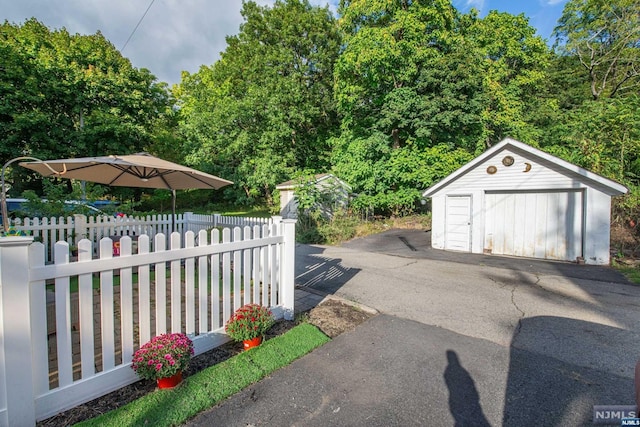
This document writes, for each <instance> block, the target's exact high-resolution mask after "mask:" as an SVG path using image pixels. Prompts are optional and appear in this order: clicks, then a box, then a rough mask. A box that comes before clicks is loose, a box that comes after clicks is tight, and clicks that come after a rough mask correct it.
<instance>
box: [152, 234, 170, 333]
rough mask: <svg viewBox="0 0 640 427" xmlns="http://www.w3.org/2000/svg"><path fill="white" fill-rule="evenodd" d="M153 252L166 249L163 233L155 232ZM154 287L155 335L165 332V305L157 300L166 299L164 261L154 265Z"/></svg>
mask: <svg viewBox="0 0 640 427" xmlns="http://www.w3.org/2000/svg"><path fill="white" fill-rule="evenodd" d="M154 242H155V252H164V251H165V250H166V247H167V246H166V240H165V237H164V234H162V233H159V234H156V238H155V239H154ZM155 275H156V277H155V289H156V335H161V334H164V333H166V332H167V305H166V304H160V303H159V301H166V300H167V267H166V264H165V263H164V262H157V263H156V265H155Z"/></svg>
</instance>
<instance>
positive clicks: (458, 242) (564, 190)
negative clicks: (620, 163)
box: [423, 138, 627, 264]
mask: <svg viewBox="0 0 640 427" xmlns="http://www.w3.org/2000/svg"><path fill="white" fill-rule="evenodd" d="M626 192H627V188H626V187H624V186H623V185H620V184H618V183H616V182H614V181H611V180H609V179H607V178H604V177H602V176H600V175H597V174H595V173H592V172H589V171H587V170H585V169H583V168H581V167H578V166H576V165H573V164H571V163H569V162H566V161H564V160H562V159H559V158H557V157H555V156H552V155H550V154H547V153H545V152H543V151H540V150H538V149H536V148H533V147H531V146H529V145H527V144H524V143H522V142H519V141H516V140H513V139H510V138H507V139H504V140H503V141H501V142H500V143H499V144H496V145H494V146H493V147H491V148H490V149H488V150H487V151H485V152H484V153H483V154H481V155H480V156H478V157H477V158H475V159H474V160H472V161H471V162H469V163H467V164H466V165H464V166H462V167H461V168H460V169H458V170H456V171H455V172H453V173H452V174H451V175H449V176H447V177H446V178H444V179H443V180H442V181H440V182H438V183H437V184H435V185H433V186H431V187H430V188H428V189H427V190H426V191H425V192H424V193H423V196H424V197H430V198H431V199H432V232H431V246H432V247H433V248H436V249H445V250H454V251H463V252H471V253H485V254H497V255H510V256H520V257H530V258H543V259H550V260H563V261H584V262H585V263H587V264H608V263H609V237H610V236H609V230H610V216H611V197H612V196H619V195H622V194H625V193H626Z"/></svg>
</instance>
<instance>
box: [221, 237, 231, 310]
mask: <svg viewBox="0 0 640 427" xmlns="http://www.w3.org/2000/svg"><path fill="white" fill-rule="evenodd" d="M230 241H231V230H229V229H228V228H225V229H224V230H222V243H223V244H224V243H229V242H230ZM231 303H232V301H231V258H230V256H229V253H228V252H225V253H223V254H222V319H223V321H224V322H226V321H227V320H228V319H229V318H230V317H231Z"/></svg>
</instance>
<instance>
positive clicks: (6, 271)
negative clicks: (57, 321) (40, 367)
mask: <svg viewBox="0 0 640 427" xmlns="http://www.w3.org/2000/svg"><path fill="white" fill-rule="evenodd" d="M32 242H33V237H3V238H0V289H1V292H2V330H1V331H0V332H1V333H2V335H1V340H2V354H0V358H1V359H3V360H0V361H2V362H3V363H4V366H3V368H4V380H5V384H0V386H4V387H5V390H6V403H7V425H10V426H14V425H15V426H17V425H24V426H26V425H32V426H35V425H36V415H35V402H34V391H33V366H32V362H31V360H32V359H31V355H32V354H33V352H32V348H31V314H30V313H31V303H30V298H29V294H30V292H29V245H30V244H31V243H32Z"/></svg>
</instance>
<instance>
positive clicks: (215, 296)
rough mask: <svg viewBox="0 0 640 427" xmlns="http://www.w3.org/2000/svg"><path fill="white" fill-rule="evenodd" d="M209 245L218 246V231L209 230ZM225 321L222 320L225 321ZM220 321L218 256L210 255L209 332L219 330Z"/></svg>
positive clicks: (215, 229)
mask: <svg viewBox="0 0 640 427" xmlns="http://www.w3.org/2000/svg"><path fill="white" fill-rule="evenodd" d="M211 244H212V245H218V244H220V230H218V229H217V228H214V229H213V230H211ZM226 320H227V319H224V321H226ZM222 325H223V323H222V322H221V321H220V255H219V254H217V253H216V254H214V255H211V330H212V331H215V330H216V329H219V328H220V327H221V326H222Z"/></svg>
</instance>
